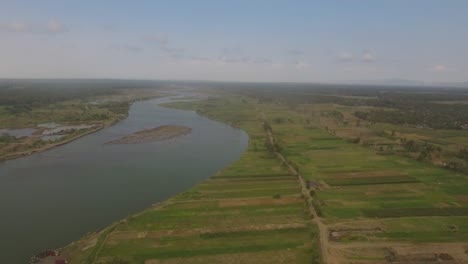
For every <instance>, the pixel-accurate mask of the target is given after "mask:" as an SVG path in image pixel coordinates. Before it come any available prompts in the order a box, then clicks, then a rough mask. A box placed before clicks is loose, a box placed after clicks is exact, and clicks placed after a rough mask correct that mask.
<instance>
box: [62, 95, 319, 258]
mask: <svg viewBox="0 0 468 264" xmlns="http://www.w3.org/2000/svg"><path fill="white" fill-rule="evenodd" d="M220 102H223V103H225V102H224V101H219V102H217V103H216V104H215V105H213V104H210V106H212V108H210V111H209V112H206V111H205V112H204V114H205V115H206V116H207V117H210V118H211V119H215V120H218V121H222V122H223V123H225V124H233V122H232V121H234V120H235V121H236V122H235V124H236V127H238V128H240V129H243V130H245V131H247V132H248V134H249V137H250V139H249V145H248V148H247V150H246V151H245V152H244V153H243V154H242V156H241V157H240V159H239V160H237V161H235V162H233V163H231V164H230V165H229V166H228V167H225V168H224V169H223V170H221V171H219V172H218V173H216V174H214V175H213V176H212V177H210V178H209V179H207V180H205V181H203V182H202V183H199V184H197V185H196V186H195V187H192V188H191V189H189V190H186V191H184V192H182V193H179V194H177V195H175V196H173V197H171V198H169V199H168V200H166V201H164V202H162V203H160V204H158V205H156V206H154V207H151V208H148V209H146V210H144V211H143V212H141V213H139V214H137V215H133V216H130V217H127V218H125V219H124V220H122V221H119V222H117V223H116V224H114V225H112V226H111V227H108V228H106V229H105V230H103V231H101V232H99V233H94V234H89V235H88V236H87V237H85V238H83V239H81V240H79V241H77V242H74V243H73V244H71V245H69V246H67V247H65V248H64V249H63V250H62V254H63V256H65V257H67V259H68V260H69V261H70V263H72V264H73V263H83V262H84V263H116V262H119V261H120V262H122V263H132V264H133V263H171V264H176V263H207V262H210V263H232V260H233V259H237V260H239V262H243V263H244V262H245V263H272V262H277V263H311V262H312V263H318V262H317V261H318V254H319V253H318V250H317V249H318V246H317V244H316V243H317V242H318V234H317V229H316V227H315V226H314V225H313V224H312V222H311V219H310V217H309V213H308V212H309V211H308V209H307V208H306V207H305V206H304V200H303V198H302V197H301V186H300V185H299V183H298V181H297V178H296V176H295V175H292V174H291V173H290V172H289V171H288V168H287V166H285V165H284V163H283V162H282V161H281V160H279V159H277V157H276V155H275V154H274V152H272V151H271V149H270V148H269V147H268V134H267V133H266V132H265V131H264V130H263V127H262V125H261V122H262V120H261V119H260V118H259V116H257V115H256V114H255V109H254V105H253V104H252V105H249V106H247V105H246V107H244V108H242V109H241V108H238V109H237V111H229V110H230V107H231V106H233V104H231V103H227V104H221V103H220ZM211 103H212V102H211ZM196 104H198V102H176V103H171V104H165V105H164V106H165V107H167V106H172V107H175V108H180V109H190V110H196V109H195V108H194V106H195V105H196ZM241 116H242V117H243V118H242V119H240V118H239V117H241ZM219 154H220V153H218V155H219ZM311 237H312V238H311ZM313 261H316V262H313Z"/></svg>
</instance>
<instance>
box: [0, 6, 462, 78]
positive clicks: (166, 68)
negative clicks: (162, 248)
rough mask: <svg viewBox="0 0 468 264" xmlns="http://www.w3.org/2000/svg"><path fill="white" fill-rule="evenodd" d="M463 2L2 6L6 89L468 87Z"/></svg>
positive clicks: (1, 73) (0, 57)
mask: <svg viewBox="0 0 468 264" xmlns="http://www.w3.org/2000/svg"><path fill="white" fill-rule="evenodd" d="M467 73H468V1H466V0H437V1H436V0H401V1H400V0H385V1H384V0H341V1H330V0H327V1H325V0H323V1H312V0H304V1H293V0H283V1H275V0H264V1H262V0H247V1H240V0H225V1H223V0H217V1H204V0H185V1H178V0H167V1H155V0H153V1H150V0H148V1H143V0H140V1H119V0H112V1H111V0H107V1H106V0H80V1H67V0H40V1H39V0H31V1H23V0H14V1H11V0H0V78H17V77H26V78H145V79H192V80H194V79H200V80H237V81H297V82H323V81H343V80H368V79H389V78H404V79H413V80H422V81H428V82H445V81H468V74H467Z"/></svg>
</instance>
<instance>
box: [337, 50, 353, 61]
mask: <svg viewBox="0 0 468 264" xmlns="http://www.w3.org/2000/svg"><path fill="white" fill-rule="evenodd" d="M338 60H340V61H343V62H348V61H352V60H354V55H353V53H350V52H346V51H344V52H341V53H340V54H338Z"/></svg>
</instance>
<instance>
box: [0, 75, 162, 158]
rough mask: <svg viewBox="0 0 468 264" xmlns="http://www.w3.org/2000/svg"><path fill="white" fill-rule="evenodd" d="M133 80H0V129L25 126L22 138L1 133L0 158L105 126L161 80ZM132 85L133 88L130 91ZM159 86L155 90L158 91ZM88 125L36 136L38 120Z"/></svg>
mask: <svg viewBox="0 0 468 264" xmlns="http://www.w3.org/2000/svg"><path fill="white" fill-rule="evenodd" d="M148 85H150V83H148V82H137V81H135V82H132V81H89V82H86V81H80V82H75V81H60V80H44V81H39V80H31V81H28V80H0V129H21V128H30V129H33V130H34V133H33V134H32V135H30V136H26V137H21V138H19V137H14V136H11V135H6V134H2V135H0V160H1V159H8V158H15V157H19V156H23V155H28V154H31V153H33V152H36V151H41V150H45V149H48V148H50V147H53V146H55V145H57V144H62V143H64V142H67V141H70V140H73V139H75V138H78V137H80V136H82V135H85V134H86V133H90V132H93V131H96V130H98V129H100V128H103V127H106V126H109V125H111V124H113V123H115V122H116V121H118V120H120V119H123V118H125V117H126V116H127V112H128V109H129V106H130V104H131V103H132V102H133V101H135V100H140V99H145V98H150V97H154V96H157V95H158V93H159V91H160V88H161V87H162V86H161V84H160V83H153V84H152V85H153V86H152V87H153V89H147V88H148V87H147V86H148ZM130 87H132V88H133V89H129V88H130ZM158 88H159V89H158ZM46 123H56V124H60V125H65V126H67V125H68V126H79V125H86V126H89V127H88V128H85V129H69V130H67V131H63V132H60V133H59V135H64V137H62V138H60V139H58V140H56V141H54V142H50V141H47V140H42V139H41V133H42V132H43V131H44V130H46V128H44V127H40V126H39V125H41V124H46Z"/></svg>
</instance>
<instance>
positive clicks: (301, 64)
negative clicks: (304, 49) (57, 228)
mask: <svg viewBox="0 0 468 264" xmlns="http://www.w3.org/2000/svg"><path fill="white" fill-rule="evenodd" d="M294 67H296V69H307V68H310V64H309V63H307V62H304V61H296V62H295V63H294Z"/></svg>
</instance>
